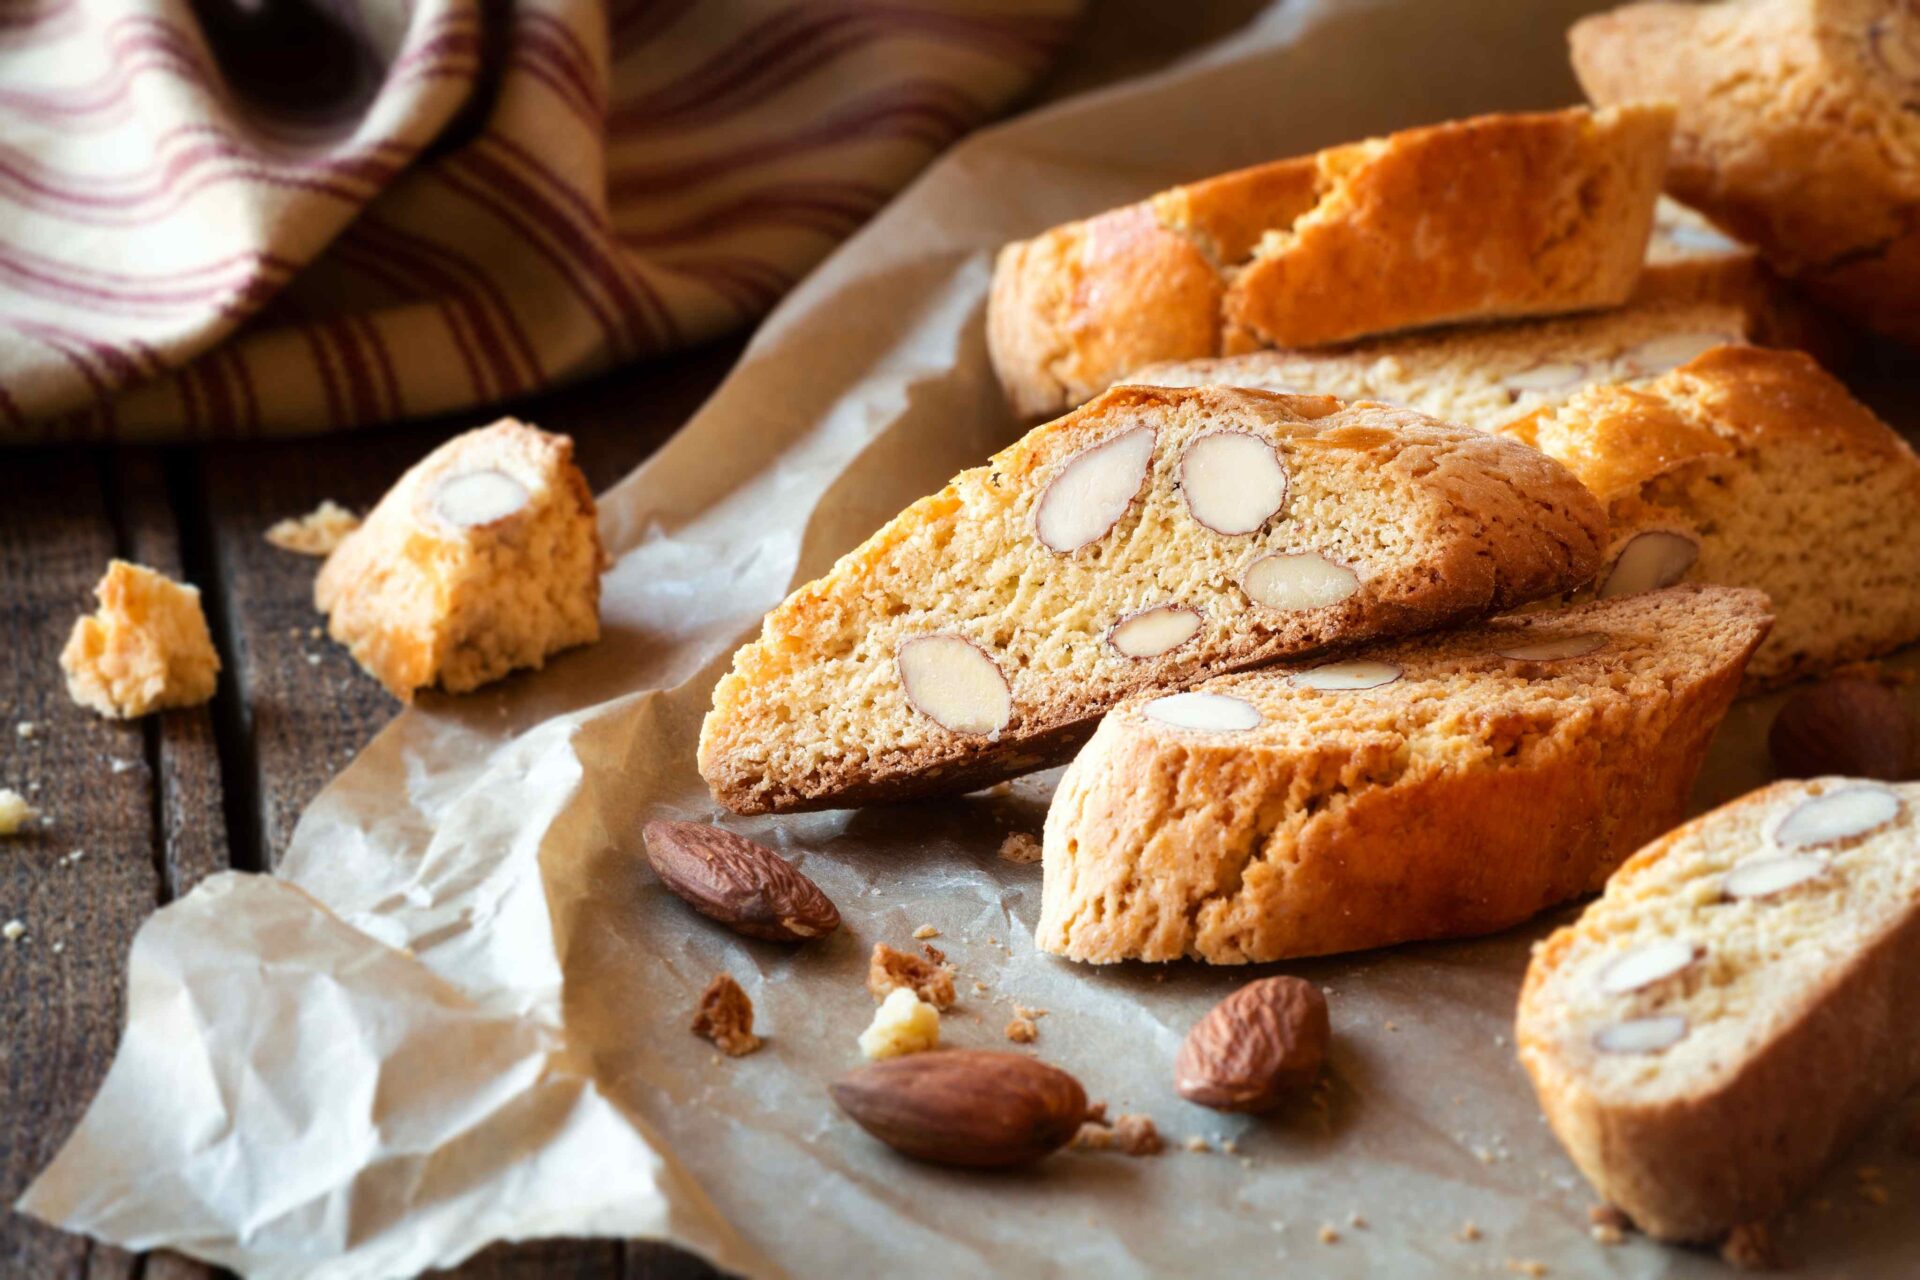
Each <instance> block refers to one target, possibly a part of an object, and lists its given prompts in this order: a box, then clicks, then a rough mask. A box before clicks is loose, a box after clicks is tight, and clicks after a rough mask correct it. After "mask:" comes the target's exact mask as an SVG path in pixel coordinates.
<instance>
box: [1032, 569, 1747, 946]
mask: <svg viewBox="0 0 1920 1280" xmlns="http://www.w3.org/2000/svg"><path fill="white" fill-rule="evenodd" d="M1769 621H1770V617H1769V613H1768V609H1767V605H1766V600H1765V598H1764V597H1763V596H1761V595H1760V594H1759V593H1758V592H1755V591H1743V590H1738V589H1732V588H1724V587H1699V588H1695V587H1677V588H1673V589H1670V590H1667V591H1660V592H1649V593H1645V594H1641V595H1637V596H1631V597H1625V598H1621V599H1616V600H1606V601H1598V602H1595V603H1591V604H1587V605H1583V606H1578V607H1575V608H1571V609H1565V610H1561V611H1559V612H1556V613H1542V614H1531V615H1525V616H1521V617H1508V618H1502V619H1497V620H1494V621H1492V622H1489V623H1486V624H1485V625H1483V626H1478V627H1468V628H1464V629H1457V630H1453V631H1447V632H1440V633H1436V634H1431V635H1423V636H1417V637H1413V638H1410V639H1402V640H1397V641H1393V642H1391V643H1386V644H1376V645H1372V646H1367V647H1362V648H1360V649H1357V650H1353V651H1350V652H1348V653H1346V654H1344V655H1342V656H1341V657H1340V658H1338V659H1337V660H1334V661H1331V662H1328V661H1321V662H1318V663H1299V662H1292V663H1284V664H1279V665H1275V666H1271V667H1267V668H1264V669H1262V670H1259V671H1250V672H1244V673H1241V674H1237V675H1229V676H1222V677H1220V678H1218V679H1215V680H1210V681H1208V682H1206V683H1204V684H1201V685H1199V686H1197V687H1196V688H1194V689H1192V690H1189V691H1187V692H1183V693H1179V694H1174V695H1171V696H1153V695H1150V696H1143V697H1139V698H1134V699H1131V700H1129V701H1127V702H1125V703H1123V704H1122V705H1121V706H1120V707H1118V708H1116V709H1115V710H1114V711H1113V712H1112V713H1110V714H1109V715H1108V716H1107V717H1106V719H1105V720H1103V721H1102V722H1101V724H1100V728H1099V729H1098V731H1096V732H1095V734H1094V736H1093V739H1092V741H1091V742H1089V743H1088V744H1087V747H1086V749H1085V750H1084V751H1082V752H1081V753H1080V755H1079V757H1078V758H1077V759H1075V760H1074V762H1073V764H1072V765H1071V766H1069V768H1068V769H1067V772H1066V776H1065V777H1064V778H1062V779H1061V782H1060V786H1059V788H1058V789H1057V790H1056V791H1055V793H1054V797H1053V804H1052V807H1051V808H1050V809H1049V810H1048V812H1047V822H1046V835H1045V841H1044V862H1045V885H1044V890H1043V896H1042V902H1041V908H1040V922H1039V926H1038V929H1037V935H1038V942H1039V945H1040V947H1041V949H1043V950H1045V951H1050V952H1053V953H1055V954H1058V955H1063V956H1067V957H1070V958H1072V959H1075V960H1086V961H1093V962H1097V963H1108V962H1113V961H1119V960H1177V959H1183V958H1193V959H1199V960H1206V961H1209V962H1212V963H1215V964H1247V963H1257V962H1261V961H1268V960H1278V959H1283V958H1286V957H1290V956H1311V955H1324V954H1328V953H1332V952H1339V951H1352V950H1359V949H1362V948H1367V947H1378V946H1385V945H1388V944H1390V943H1395V942H1404V941H1409V940H1412V939H1420V938H1441V937H1452V936H1458V935H1463V934H1474V933H1486V932H1490V931H1492V930H1495V929H1503V928H1506V927H1508V926H1510V925H1513V924H1517V923H1519V922H1520V921H1522V920H1525V919H1527V918H1528V917H1530V916H1532V915H1534V914H1535V913H1537V912H1539V911H1540V910H1542V909H1544V908H1546V907H1548V906H1551V905H1553V904H1554V903H1557V902H1562V901H1565V900H1566V899H1568V898H1571V897H1575V896H1577V895H1579V894H1583V893H1590V892H1592V891H1593V890H1595V889H1597V888H1599V887H1600V885H1601V884H1602V883H1603V882H1604V881H1605V879H1606V877H1607V875H1608V873H1609V872H1611V871H1612V870H1613V869H1614V868H1615V867H1616V866H1618V865H1619V864H1620V863H1621V861H1623V860H1624V859H1625V858H1626V857H1627V855H1628V854H1630V853H1632V852H1633V851H1634V850H1635V849H1637V848H1639V847H1640V845H1642V844H1643V843H1645V842H1646V841H1647V840H1648V839H1650V838H1651V837H1653V836H1655V835H1658V834H1659V833H1661V832H1662V831H1665V830H1667V829H1668V828H1670V827H1672V826H1673V825H1674V824H1675V823H1677V822H1678V821H1679V820H1680V817H1681V815H1682V813H1683V812H1684V807H1685V804H1686V799H1687V793H1688V790H1689V789H1690V787H1691V786H1692V783H1693V779H1694V775H1695V774H1696V773H1697V772H1698V770H1699V768H1700V764H1701V761H1702V760H1703V758H1704V757H1705V753H1706V748H1707V741H1708V739H1709V738H1710V737H1711V736H1712V734H1713V731H1714V729H1715V727H1716V726H1717V725H1718V724H1719V722H1720V719H1721V716H1722V715H1723V714H1724V713H1725V711H1726V709H1727V706H1728V704H1729V703H1730V702H1731V701H1732V699H1733V697H1734V693H1735V691H1736V690H1737V688H1738V686H1739V683H1740V672H1741V668H1742V667H1743V666H1744V665H1745V663H1746V660H1747V658H1748V656H1749V655H1750V654H1751V653H1752V652H1753V650H1754V648H1755V647H1756V646H1757V645H1758V644H1759V643H1760V640H1761V638H1762V637H1763V636H1764V635H1765V634H1766V630H1767V626H1768V623H1769Z"/></svg>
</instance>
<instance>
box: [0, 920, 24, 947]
mask: <svg viewBox="0 0 1920 1280" xmlns="http://www.w3.org/2000/svg"><path fill="white" fill-rule="evenodd" d="M26 936H27V922H26V921H24V920H9V921H7V922H6V923H5V924H0V938H4V939H6V940H7V941H8V942H18V941H20V939H22V938H24V937H26Z"/></svg>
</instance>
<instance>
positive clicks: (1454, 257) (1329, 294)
mask: <svg viewBox="0 0 1920 1280" xmlns="http://www.w3.org/2000/svg"><path fill="white" fill-rule="evenodd" d="M1671 127H1672V111H1671V109H1670V108H1668V107H1666V106H1665V105H1633V106H1625V107H1619V108H1614V109H1610V110H1606V111H1599V112H1589V111H1587V110H1585V109H1583V108H1574V109H1572V110H1567V111H1557V112H1548V113H1543V114H1538V115H1503V116H1481V117H1478V118H1476V119H1472V120H1464V121H1458V122H1455V123H1451V124H1441V125H1433V126H1430V127H1428V128H1423V129H1409V130H1407V131H1406V132H1404V133H1396V134H1392V135H1390V136H1389V137H1385V138H1374V139H1370V140H1368V141H1365V142H1357V143H1353V144H1350V145H1348V146H1344V147H1336V148H1333V149H1332V150H1329V151H1322V152H1319V153H1318V154H1316V155H1311V156H1303V157H1300V158H1298V159H1294V160H1281V161H1277V162H1275V163H1272V164H1266V165H1260V166H1257V167H1255V168H1252V169H1242V170H1240V171H1239V172H1237V173H1230V174H1226V175H1224V176H1222V177H1218V178H1213V179H1211V180H1209V181H1206V182H1199V183H1194V184H1193V185H1191V186H1185V187H1175V188H1174V189H1172V190H1171V191H1164V192H1161V193H1160V194H1159V195H1157V196H1154V197H1153V198H1152V199H1150V200H1146V201H1143V202H1142V203H1140V204H1136V205H1129V206H1127V207H1126V208H1123V209H1115V210H1113V211H1112V212H1109V213H1104V214H1101V215H1099V216H1098V217H1094V218H1089V219H1087V220H1086V221H1084V222H1074V223H1069V224H1067V225H1066V226H1062V227H1056V228H1054V229H1053V230H1052V231H1049V232H1047V233H1046V234H1044V235H1042V236H1039V237H1037V238H1035V239H1033V240H1026V241H1022V242H1020V243H1017V244H1011V245H1008V246H1007V247H1006V248H1005V249H1002V250H1001V252H1000V258H999V261H998V262H997V263H996V264H995V266H994V276H993V289H992V294H991V297H990V298H989V300H988V305H987V342H988V346H989V348H990V350H991V352H992V355H993V363H994V368H995V369H996V370H997V371H998V373H999V375H1000V382H1001V385H1002V386H1003V387H1005V388H1006V391H1007V396H1008V398H1009V400H1011V402H1012V404H1013V408H1014V411H1015V412H1016V413H1019V414H1021V415H1023V416H1026V417H1041V416H1044V415H1046V414H1050V413H1057V412H1059V411H1060V410H1062V409H1066V408H1069V407H1071V406H1073V405H1076V404H1079V403H1080V402H1082V401H1084V400H1086V399H1088V398H1089V397H1091V396H1093V395H1095V394H1097V393H1098V392H1100V391H1102V390H1104V389H1105V388H1106V387H1108V386H1110V385H1112V384H1113V383H1116V382H1120V381H1122V380H1124V379H1126V378H1127V377H1128V376H1129V375H1130V374H1131V373H1132V372H1133V371H1134V370H1135V369H1139V368H1141V367H1143V366H1145V365H1147V364H1151V363H1153V362H1155V361H1159V360H1191V359H1197V358H1200V357H1204V356H1218V355H1233V354H1235V353H1237V352H1241V351H1248V350H1252V349H1254V348H1257V347H1263V346H1276V347H1306V346H1318V345H1322V344H1325V343H1330V342H1344V341H1346V340H1348V339H1351V338H1358V337H1363V336H1365V335H1367V334H1373V333H1386V332H1390V331H1392V330H1397V329H1409V328H1414V327H1417V326H1420V325H1430V324H1441V323H1445V322H1447V321H1453V320H1479V319H1495V318H1499V317H1502V316H1523V315H1549V314H1553V313H1556V312H1564V311H1579V310H1582V309H1585V308H1588V307H1602V306H1613V305H1615V304H1618V303H1621V302H1624V301H1626V299H1627V296H1628V295H1629V294H1630V293H1631V292H1632V290H1633V284H1634V279H1635V277H1636V276H1637V275H1638V274H1639V271H1640V260H1641V255H1642V253H1643V252H1644V251H1645V249H1646V244H1647V232H1648V228H1649V226H1650V225H1651V223H1652V218H1653V201H1654V196H1655V194H1656V193H1657V192H1658V190H1659V187H1660V175H1661V172H1662V170H1663V168H1664V166H1665V164H1666V154H1667V140H1668V136H1669V133H1670V131H1671Z"/></svg>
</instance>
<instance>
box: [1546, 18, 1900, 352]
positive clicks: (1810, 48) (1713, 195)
mask: <svg viewBox="0 0 1920 1280" xmlns="http://www.w3.org/2000/svg"><path fill="white" fill-rule="evenodd" d="M1570 40H1571V44H1572V52H1573V65H1574V70H1575V73H1576V74H1577V75H1578V77H1579V79H1580V83H1581V86H1582V87H1583V88H1584V89H1585V90H1586V92H1587V96H1588V97H1590V98H1591V99H1593V100H1594V101H1595V102H1599V103H1608V102H1621V101H1625V100H1628V99H1638V98H1642V97H1645V96H1648V95H1655V96H1660V97H1664V98H1669V99H1671V100H1672V101H1673V102H1674V103H1676V104H1677V107H1678V113H1677V123H1676V127H1675V133H1674V151H1673V161H1672V165H1671V167H1670V169H1669V171H1668V174H1667V185H1668V189H1669V190H1670V191H1671V192H1672V193H1673V194H1674V195H1676V196H1678V197H1679V198H1680V199H1682V200H1684V201H1686V202H1687V203H1688V204H1690V205H1692V206H1694V207H1695V208H1697V209H1699V210H1701V211H1702V212H1703V213H1705V214H1706V215H1707V216H1708V217H1710V218H1711V219H1713V221H1714V222H1715V223H1716V224H1718V225H1720V226H1722V227H1725V228H1726V229H1727V230H1729V231H1730V232H1732V233H1733V234H1734V235H1735V236H1737V237H1738V238H1739V239H1740V240H1742V241H1744V242H1746V243H1749V244H1752V245H1755V246H1757V247H1758V248H1759V249H1760V251H1761V253H1762V254H1763V255H1764V256H1765V257H1766V259H1767V261H1768V263H1769V264H1770V265H1772V266H1773V267H1774V268H1775V269H1776V270H1778V271H1780V272H1782V273H1783V274H1785V275H1787V276H1790V277H1793V278H1795V279H1796V280H1798V281H1799V282H1801V283H1802V284H1804V285H1805V286H1806V287H1807V288H1808V289H1810V290H1811V291H1812V292H1813V293H1814V294H1815V295H1816V297H1818V298H1820V299H1821V300H1822V301H1824V302H1827V303H1828V304H1830V305H1832V306H1833V307H1835V309H1837V310H1839V311H1841V312H1842V314H1846V315H1849V316H1851V317H1852V318H1854V319H1857V320H1860V321H1863V322H1864V323H1866V324H1868V325H1870V326H1871V327H1873V328H1876V329H1879V330H1880V331H1882V332H1885V333H1887V334H1889V335H1891V336H1893V337H1896V338H1901V339H1903V340H1905V341H1908V342H1916V341H1920V223H1916V221H1915V219H1914V218H1913V216H1912V208H1913V202H1914V191H1915V190H1916V187H1917V186H1920V120H1916V119H1915V117H1914V114H1913V112H1912V109H1911V104H1912V102H1913V101H1914V98H1915V85H1916V84H1917V83H1920V15H1916V14H1915V13H1914V11H1913V10H1912V9H1911V8H1909V7H1908V6H1906V5H1903V4H1893V3H1886V2H1879V3H1876V2H1874V0H1745V2H1744V3H1739V4H1710V5H1688V4H1670V3H1655V4H1635V5H1629V6H1627V7H1625V8H1621V9H1616V10H1614V11H1613V12H1611V13H1604V14H1597V15H1594V16H1592V17H1589V18H1585V19H1582V20H1581V21H1580V22H1578V23H1576V24H1575V25H1574V27H1573V29H1572V32H1571V36H1570Z"/></svg>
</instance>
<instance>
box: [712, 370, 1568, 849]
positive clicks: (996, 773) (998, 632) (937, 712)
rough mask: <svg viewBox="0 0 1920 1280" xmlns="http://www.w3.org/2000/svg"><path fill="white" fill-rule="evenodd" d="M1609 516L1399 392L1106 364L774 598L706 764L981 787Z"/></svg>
mask: <svg viewBox="0 0 1920 1280" xmlns="http://www.w3.org/2000/svg"><path fill="white" fill-rule="evenodd" d="M1600 521H1601V515H1600V511H1599V507H1598V505H1597V504H1596V503H1595V502H1594V501H1593V499H1592V496H1591V495H1590V494H1588V493H1587V492H1586V491H1585V490H1584V489H1582V488H1581V487H1580V485H1579V483H1578V482H1577V481H1574V480H1573V479H1572V477H1571V476H1570V475H1568V474H1567V472H1566V471H1565V470H1564V469H1563V468H1561V467H1560V465H1559V464H1558V463H1555V462H1553V461H1552V460H1551V459H1549V458H1547V457H1546V456H1545V455H1543V454H1540V453H1538V452H1536V451H1534V450H1531V449H1528V448H1526V447H1525V446H1523V445H1519V444H1516V443H1514V442H1513V441H1509V440H1505V439H1502V438H1500V437H1498V436H1488V435H1483V434H1481V433H1478V432H1474V431H1470V430H1467V429H1465V428H1460V427H1451V426H1446V425H1444V424H1441V423H1438V422H1434V421H1432V420H1431V419H1428V418H1423V417H1421V416H1420V415H1418V414H1415V413H1411V412H1407V411H1405V410H1397V409H1389V408H1385V407H1382V406H1377V405H1371V406H1348V405H1342V404H1341V403H1340V402H1339V401H1336V400H1333V399H1330V398H1327V397H1324V396H1310V397H1309V396H1283V395H1273V394H1269V393H1264V392H1258V391H1242V390H1231V389H1221V388H1206V389H1197V390H1180V389H1168V388H1154V387H1116V388H1114V389H1113V390H1112V391H1110V392H1108V393H1107V394H1106V395H1104V396H1102V397H1100V398H1099V399H1097V400H1095V401H1094V402H1093V403H1091V404H1089V405H1086V406H1084V407H1083V408H1081V409H1080V410H1078V411H1077V412H1075V413H1072V414H1069V415H1068V416H1067V417H1064V418H1062V419H1060V420H1059V421H1057V422H1053V423H1049V424H1047V425H1046V426H1043V427H1038V428H1036V429H1035V430H1033V431H1031V432H1029V433H1028V434H1027V436H1026V437H1025V438H1024V439H1022V440H1020V441H1019V442H1018V443H1016V444H1014V445H1013V446H1011V447H1010V448H1008V449H1006V450H1003V451H1002V452H1001V453H999V454H997V455H995V456H994V457H993V458H992V459H991V460H989V461H988V463H987V464H986V465H985V466H982V467H978V468H976V469H974V470H971V471H967V472H963V473H962V474H961V475H960V476H958V477H957V478H955V480H954V481H953V483H951V484H950V485H948V486H947V487H946V488H945V489H943V490H942V491H941V492H939V493H937V494H935V495H933V496H932V497H930V498H925V499H922V500H921V501H920V502H918V503H915V504H914V505H913V506H912V507H909V508H908V509H907V510H906V511H905V512H903V513H902V514H901V515H899V516H898V517H896V518H895V519H894V520H893V521H892V522H890V523H889V524H888V525H886V527H884V528H883V529H881V530H880V531H879V532H878V533H876V534H874V535H873V536H872V537H871V538H869V539H868V540H867V541H866V542H865V543H864V544H862V545H861V546H860V547H858V548H856V549H855V550H853V551H851V552H849V553H848V554H847V555H846V556H844V557H842V558H841V560H840V562H839V563H838V564H836V565H834V567H833V569H832V570H831V571H830V572H829V573H828V574H827V575H826V576H825V577H823V578H821V579H819V580H818V581H816V582H811V583H808V584H807V585H805V586H803V587H801V588H800V589H798V590H797V591H795V592H794V593H793V594H792V595H791V596H789V597H788V598H787V600H786V601H785V602H784V603H783V604H781V605H780V606H779V607H778V608H776V609H774V610H773V611H772V612H771V613H769V614H768V615H767V617H766V620H765V622H764V624H763V626H762V629H761V635H760V638H759V639H757V640H755V641H754V642H752V643H751V644H748V645H746V646H745V647H744V648H742V649H741V650H740V651H739V653H737V654H735V655H734V661H733V670H732V671H731V672H730V673H729V674H728V675H727V676H725V677H724V678H722V679H721V681H720V683H719V684H718V686H717V687H716V688H715V689H714V695H713V709H712V710H711V711H710V712H709V713H708V715H707V719H706V723H705V724H704V725H703V726H702V728H701V733H700V772H701V774H702V776H704V777H705V778H706V780H707V783H708V785H709V786H710V787H711V788H712V790H713V794H714V796H715V798H717V799H718V800H719V801H720V802H721V803H723V804H725V805H726V806H727V807H729V808H731V809H733V810H735V811H736V812H741V813H759V812H768V811H785V810H795V809H808V808H830V807H838V806H846V805H853V804H864V803H870V802H874V801H879V800H891V799H902V798H906V797H909V796H913V795H919V794H927V793H933V792H939V791H954V790H965V789H966V788H968V787H970V786H983V785H986V784H987V783H990V782H993V781H996V780H998V779H1001V778H1006V777H1011V776H1013V775H1015V774H1018V773H1021V772H1025V771H1029V770H1032V769H1037V768H1043V767H1045V766H1047V765H1049V764H1053V763H1057V762H1059V761H1060V760H1062V759H1064V758H1066V756H1067V755H1068V754H1070V753H1071V751H1072V748H1073V747H1074V746H1075V745H1077V744H1078V742H1079V741H1080V740H1081V739H1082V738H1083V737H1084V735H1085V733H1086V731H1087V729H1088V728H1089V727H1090V722H1091V721H1092V720H1094V719H1095V718H1096V717H1098V716H1099V715H1101V714H1102V713H1103V712H1105V711H1106V710H1107V708H1109V707H1111V706H1112V705H1113V704H1114V703H1115V702H1117V701H1119V700H1120V699H1121V698H1123V697H1125V696H1127V695H1128V694H1131V693H1134V692H1136V691H1138V690H1141V689H1148V688H1175V687H1180V686H1183V685H1186V684H1190V683H1192V682H1194V681H1197V680H1201V679H1204V678H1206V677H1207V676H1210V675H1213V674H1215V673H1217V672H1220V671H1225V670H1230V669H1233V668H1235V667H1241V666H1248V665H1251V664H1254V663H1259V662H1264V661H1268V660H1270V659H1273V658H1278V657H1284V656H1286V655H1289V654H1298V653H1304V652H1308V651H1311V650H1314V649H1318V648H1320V647H1322V646H1325V645H1328V644H1333V643H1336V642H1345V641H1351V640H1355V639H1360V638H1364V637H1368V636H1377V635H1390V634H1397V633H1401V632H1408V631H1419V630H1424V629H1427V628H1430V627H1435V626H1442V625H1446V624H1449V623H1452V622H1457V621H1460V620H1462V619H1465V618H1471V617H1474V616H1477V615H1480V614H1484V613H1487V612H1490V611H1495V610H1500V609H1504V608H1508V607H1511V606H1512V605H1514V604H1517V603H1518V602H1520V601H1523V600H1528V599H1535V598H1539V597H1541V596H1543V595H1546V594H1549V593H1551V592H1554V591H1558V590H1565V589H1566V588H1567V587H1569V586H1571V585H1573V584H1576V583H1579V582H1583V581H1585V580H1586V579H1587V578H1588V577H1589V576H1590V575H1591V573H1592V571H1593V568H1594V567H1595V565H1596V564H1597V562H1598V560H1597V557H1598V550H1599V547H1598V537H1599V532H1600V527H1601V525H1600Z"/></svg>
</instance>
